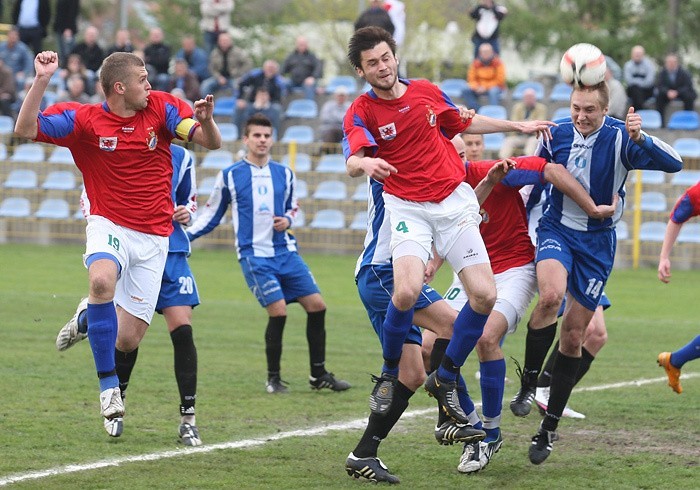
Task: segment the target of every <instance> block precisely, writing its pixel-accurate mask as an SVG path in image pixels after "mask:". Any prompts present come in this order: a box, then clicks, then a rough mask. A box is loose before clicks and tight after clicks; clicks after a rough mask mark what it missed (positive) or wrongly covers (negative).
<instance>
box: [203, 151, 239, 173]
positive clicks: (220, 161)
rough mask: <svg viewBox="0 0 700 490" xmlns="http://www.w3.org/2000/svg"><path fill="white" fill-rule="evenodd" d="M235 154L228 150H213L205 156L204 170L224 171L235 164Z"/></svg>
mask: <svg viewBox="0 0 700 490" xmlns="http://www.w3.org/2000/svg"><path fill="white" fill-rule="evenodd" d="M235 161H236V160H235V158H234V157H233V153H232V152H230V151H228V150H211V151H209V152H207V154H206V155H204V159H203V160H202V168H218V169H223V168H226V167H228V166H229V165H232V164H233V162H235Z"/></svg>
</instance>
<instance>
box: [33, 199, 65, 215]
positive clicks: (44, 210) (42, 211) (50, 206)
mask: <svg viewBox="0 0 700 490" xmlns="http://www.w3.org/2000/svg"><path fill="white" fill-rule="evenodd" d="M34 216H35V217H37V218H46V219H68V218H70V206H69V205H68V202H67V201H66V200H65V199H44V200H43V201H42V202H41V204H39V209H37V211H36V213H34Z"/></svg>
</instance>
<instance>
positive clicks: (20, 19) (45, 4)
mask: <svg viewBox="0 0 700 490" xmlns="http://www.w3.org/2000/svg"><path fill="white" fill-rule="evenodd" d="M49 20H51V4H50V3H49V0H38V1H27V0H15V4H14V6H13V8H12V23H13V24H14V25H16V26H17V28H18V29H19V38H20V40H21V41H22V42H23V43H24V44H26V45H27V46H29V47H30V48H32V50H33V51H34V54H38V53H40V52H41V51H43V48H42V44H43V42H44V38H45V37H46V33H47V27H48V25H49Z"/></svg>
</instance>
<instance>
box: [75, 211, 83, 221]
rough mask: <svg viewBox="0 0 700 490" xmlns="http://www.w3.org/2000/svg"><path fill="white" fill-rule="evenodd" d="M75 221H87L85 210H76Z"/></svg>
mask: <svg viewBox="0 0 700 490" xmlns="http://www.w3.org/2000/svg"><path fill="white" fill-rule="evenodd" d="M73 219H74V220H78V221H80V220H83V219H85V215H84V214H83V210H82V209H80V208H78V209H76V211H75V213H73Z"/></svg>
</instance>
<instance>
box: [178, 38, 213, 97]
mask: <svg viewBox="0 0 700 490" xmlns="http://www.w3.org/2000/svg"><path fill="white" fill-rule="evenodd" d="M175 58H182V59H183V60H185V61H187V65H188V66H189V67H190V70H192V71H193V72H194V73H195V74H196V75H197V79H198V80H199V82H200V83H201V82H203V81H204V80H206V79H207V78H209V77H210V74H209V53H207V52H206V51H204V50H203V49H202V48H200V47H199V46H197V42H196V41H195V39H194V36H192V35H191V34H187V35H185V36H183V38H182V47H181V48H180V50H178V52H177V53H175ZM195 100H196V99H195Z"/></svg>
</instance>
